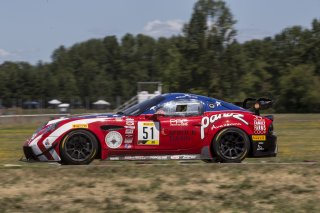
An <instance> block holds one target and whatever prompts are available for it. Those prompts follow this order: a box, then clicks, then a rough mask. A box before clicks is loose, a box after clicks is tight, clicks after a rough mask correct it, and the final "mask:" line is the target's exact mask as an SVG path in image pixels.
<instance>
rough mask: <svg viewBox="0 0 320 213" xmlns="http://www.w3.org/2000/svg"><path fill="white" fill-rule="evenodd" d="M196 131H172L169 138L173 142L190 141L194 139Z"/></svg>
mask: <svg viewBox="0 0 320 213" xmlns="http://www.w3.org/2000/svg"><path fill="white" fill-rule="evenodd" d="M195 134H196V133H195V131H189V130H175V131H170V132H169V136H170V140H171V141H173V142H174V141H190V140H191V139H192V137H190V136H192V135H195Z"/></svg>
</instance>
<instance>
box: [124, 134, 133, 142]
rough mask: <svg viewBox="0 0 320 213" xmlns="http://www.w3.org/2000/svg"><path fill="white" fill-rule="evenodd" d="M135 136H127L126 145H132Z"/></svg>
mask: <svg viewBox="0 0 320 213" xmlns="http://www.w3.org/2000/svg"><path fill="white" fill-rule="evenodd" d="M132 141H133V135H126V136H125V139H124V143H132Z"/></svg>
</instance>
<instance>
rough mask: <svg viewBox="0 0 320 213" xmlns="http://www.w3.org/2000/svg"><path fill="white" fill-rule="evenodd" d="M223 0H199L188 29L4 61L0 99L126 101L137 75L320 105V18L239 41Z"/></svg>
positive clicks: (305, 107) (294, 105)
mask: <svg viewBox="0 0 320 213" xmlns="http://www.w3.org/2000/svg"><path fill="white" fill-rule="evenodd" d="M234 24H235V20H234V19H233V16H232V13H231V11H230V10H229V8H228V7H227V6H226V4H225V3H224V2H223V1H216V0H199V1H198V2H196V4H195V5H194V9H193V12H192V15H191V18H190V21H189V22H188V23H186V24H185V26H184V29H183V34H182V35H179V36H172V37H171V38H163V37H160V38H152V37H150V36H146V35H142V34H138V35H132V34H126V35H124V36H123V37H122V38H120V39H118V38H116V37H115V36H106V37H105V38H102V39H90V40H88V41H85V42H81V43H77V44H74V45H73V46H71V47H68V48H66V47H64V46H60V47H58V48H57V49H56V50H55V51H54V52H53V54H52V62H51V63H45V64H44V63H40V62H39V63H38V64H36V65H30V64H28V63H26V62H4V63H3V64H1V65H0V99H1V100H2V105H5V106H7V107H10V106H12V105H13V104H14V103H13V102H12V101H11V99H13V98H15V99H22V100H37V99H41V98H43V97H47V98H56V97H63V98H65V99H68V100H70V99H77V100H80V101H82V102H83V103H84V102H85V100H86V98H88V97H90V98H92V99H98V98H99V97H111V98H112V99H111V100H108V101H111V102H112V103H113V104H115V103H114V101H115V97H116V96H121V97H122V100H123V101H125V100H127V99H129V98H130V97H132V96H133V95H135V94H136V82H137V81H162V82H163V84H164V90H165V92H192V93H197V94H203V95H209V96H214V97H217V98H223V99H226V100H229V101H236V100H237V101H238V100H241V99H243V98H245V97H260V96H266V97H271V98H273V99H275V100H276V105H275V110H277V111H281V112H319V111H320V101H319V100H320V95H319V87H318V85H319V81H320V80H319V78H320V20H316V19H315V20H313V21H312V23H311V27H310V29H305V28H302V27H300V26H293V27H290V28H286V29H284V30H283V31H282V32H280V33H279V34H277V35H275V36H274V37H268V38H265V39H262V40H251V41H247V42H245V43H239V42H237V41H236V39H235V35H236V29H235V28H234Z"/></svg>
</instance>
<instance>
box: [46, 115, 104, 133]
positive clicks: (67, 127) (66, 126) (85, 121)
mask: <svg viewBox="0 0 320 213" xmlns="http://www.w3.org/2000/svg"><path fill="white" fill-rule="evenodd" d="M105 120H106V119H105V118H91V119H80V120H76V121H71V122H69V123H66V124H64V125H62V126H60V127H59V128H58V129H56V130H55V131H54V132H52V133H51V134H50V135H49V136H48V137H52V136H53V137H59V136H60V135H61V134H63V133H65V132H66V131H68V130H70V129H72V125H73V124H89V123H93V122H97V121H105Z"/></svg>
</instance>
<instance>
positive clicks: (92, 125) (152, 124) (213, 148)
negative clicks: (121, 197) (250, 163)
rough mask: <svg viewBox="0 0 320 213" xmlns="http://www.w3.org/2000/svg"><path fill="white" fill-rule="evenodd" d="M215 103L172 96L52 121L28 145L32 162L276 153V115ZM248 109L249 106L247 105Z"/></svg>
mask: <svg viewBox="0 0 320 213" xmlns="http://www.w3.org/2000/svg"><path fill="white" fill-rule="evenodd" d="M268 104H270V101H269V100H268V99H260V100H258V101H256V102H255V104H254V109H255V112H251V111H249V110H247V109H245V107H244V108H242V107H239V106H236V105H234V104H231V103H227V102H225V101H221V100H217V99H214V98H209V97H204V96H199V95H193V94H184V93H170V94H163V95H159V96H157V97H155V98H153V99H150V100H147V101H145V102H142V103H140V104H137V105H134V106H131V107H129V108H127V109H125V110H124V111H122V112H118V113H116V114H98V115H88V116H78V117H69V118H61V119H56V120H52V121H49V122H48V123H47V124H46V125H45V126H44V127H42V128H40V129H39V130H38V131H37V132H36V133H35V134H33V136H32V137H31V139H30V140H28V141H27V142H26V143H25V144H24V146H23V150H24V154H25V157H26V159H27V160H36V161H57V162H60V163H63V164H89V163H90V162H91V161H92V160H94V159H101V160H168V159H172V160H187V159H192V160H194V159H201V160H203V161H205V162H241V161H242V160H243V159H244V158H246V157H273V156H276V154H277V144H276V136H275V135H274V134H273V124H272V123H273V116H260V115H259V108H260V107H263V106H265V105H268ZM244 105H247V104H246V103H244Z"/></svg>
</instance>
